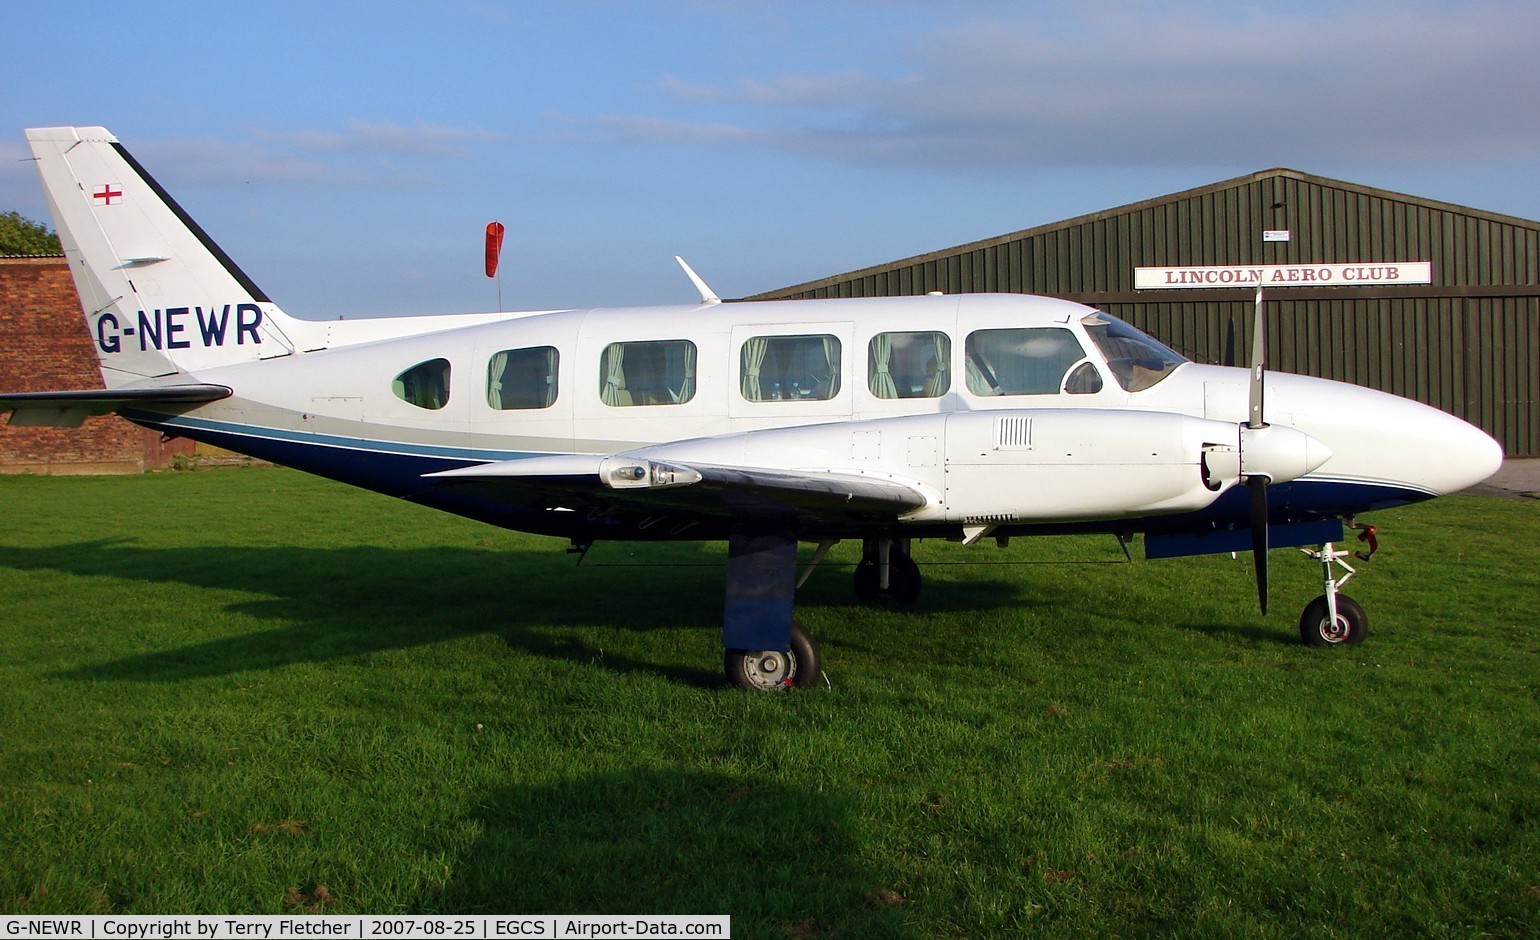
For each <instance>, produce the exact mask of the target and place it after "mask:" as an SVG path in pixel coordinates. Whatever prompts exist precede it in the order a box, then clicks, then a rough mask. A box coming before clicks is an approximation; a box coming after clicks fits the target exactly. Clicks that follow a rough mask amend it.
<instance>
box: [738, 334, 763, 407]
mask: <svg viewBox="0 0 1540 940" xmlns="http://www.w3.org/2000/svg"><path fill="white" fill-rule="evenodd" d="M769 350H770V338H769V337H768V336H756V337H753V338H752V339H750V340H748V341H747V342H745V343H744V344H743V376H742V377H741V378H740V379H739V381H738V387H739V390H740V391H742V392H743V397H744V399H745V400H746V401H764V400H765V395H764V390H763V389H762V388H761V386H760V384H759V370H760V367H761V366H763V365H764V364H765V353H766V352H768V351H769Z"/></svg>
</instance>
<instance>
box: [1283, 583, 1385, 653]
mask: <svg viewBox="0 0 1540 940" xmlns="http://www.w3.org/2000/svg"><path fill="white" fill-rule="evenodd" d="M1329 620H1330V617H1329V616H1328V608H1327V605H1326V595H1325V594H1322V595H1321V596H1320V597H1317V598H1316V599H1315V600H1313V601H1311V602H1310V603H1309V604H1306V605H1305V612H1304V613H1303V614H1300V617H1299V638H1300V639H1301V640H1303V641H1305V645H1307V646H1353V645H1356V644H1358V643H1362V642H1363V641H1364V637H1366V636H1368V635H1369V615H1368V614H1366V613H1364V608H1363V605H1362V604H1360V603H1358V602H1357V601H1355V600H1353V599H1352V598H1351V597H1348V596H1347V595H1346V594H1338V595H1337V621H1338V622H1337V624H1336V626H1335V627H1333V625H1332V624H1331V623H1330V622H1329Z"/></svg>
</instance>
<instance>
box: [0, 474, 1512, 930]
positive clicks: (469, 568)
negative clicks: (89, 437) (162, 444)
mask: <svg viewBox="0 0 1540 940" xmlns="http://www.w3.org/2000/svg"><path fill="white" fill-rule="evenodd" d="M0 506H3V507H4V516H3V518H4V523H3V528H0V618H3V622H0V912H6V913H37V912H52V911H68V912H76V913H110V912H129V913H151V912H156V913H169V912H189V913H199V912H202V913H223V912H241V913H246V912H255V913H283V912H290V911H304V910H324V911H328V912H337V913H342V912H378V913H393V912H431V911H465V912H477V911H479V912H489V911H511V912H520V913H562V912H610V913H639V912H658V913H686V912H692V913H729V914H732V915H733V918H734V920H733V926H734V930H735V933H734V935H735V936H747V937H757V936H764V937H786V936H793V937H822V936H829V937H834V936H837V937H867V936H894V937H949V936H955V937H976V936H1001V935H1008V934H1012V933H1024V934H1028V935H1043V936H1056V935H1058V936H1076V937H1078V936H1087V935H1108V936H1112V935H1116V936H1141V935H1142V936H1166V935H1172V934H1176V935H1193V936H1237V935H1247V936H1278V937H1299V936H1359V935H1372V936H1385V935H1407V934H1416V935H1433V936H1440V935H1453V936H1475V935H1482V934H1489V935H1498V936H1517V935H1532V934H1533V933H1534V931H1535V929H1536V928H1535V926H1534V925H1535V924H1537V923H1540V783H1537V781H1540V707H1537V705H1540V703H1537V690H1540V626H1537V622H1540V594H1537V590H1536V588H1537V582H1540V575H1537V573H1536V571H1537V561H1540V548H1537V546H1540V504H1537V503H1534V502H1515V501H1502V500H1495V499H1480V498H1471V497H1451V498H1448V499H1444V500H1439V501H1437V502H1435V503H1432V504H1428V505H1426V506H1419V507H1408V508H1405V509H1400V510H1395V511H1393V512H1386V513H1382V514H1379V515H1378V516H1377V517H1376V518H1374V519H1373V520H1371V521H1374V522H1376V523H1378V524H1379V525H1380V533H1381V538H1382V542H1383V544H1384V549H1383V551H1382V552H1381V553H1380V554H1379V555H1378V556H1377V557H1376V558H1375V559H1374V560H1373V562H1371V563H1369V564H1366V565H1361V566H1360V570H1361V571H1362V575H1361V577H1360V579H1359V580H1357V581H1355V582H1354V583H1353V584H1352V585H1350V586H1349V587H1348V591H1349V592H1350V593H1352V594H1353V595H1354V596H1356V597H1358V598H1359V599H1360V600H1361V601H1363V603H1364V604H1365V606H1366V607H1367V609H1368V611H1369V617H1370V621H1371V627H1370V636H1369V640H1368V642H1367V643H1365V644H1364V645H1363V646H1361V647H1357V648H1352V649H1338V650H1311V649H1307V648H1305V647H1303V646H1302V645H1300V644H1299V643H1298V641H1297V631H1296V626H1295V619H1296V618H1297V616H1298V612H1299V610H1300V608H1302V607H1303V605H1304V604H1305V602H1306V601H1308V600H1309V599H1310V598H1311V597H1313V596H1314V595H1315V594H1317V593H1319V585H1318V584H1317V583H1316V582H1317V580H1318V578H1319V567H1318V566H1316V565H1313V564H1311V563H1309V562H1308V561H1307V560H1306V559H1305V558H1304V557H1303V556H1300V555H1298V554H1297V553H1295V552H1293V551H1291V550H1290V551H1278V552H1275V553H1274V556H1273V565H1272V567H1273V589H1272V599H1273V605H1274V612H1273V613H1272V614H1271V615H1270V616H1268V617H1267V618H1262V617H1260V616H1259V615H1258V614H1257V613H1256V611H1255V598H1254V590H1253V587H1252V582H1251V576H1250V569H1249V563H1248V562H1247V561H1245V560H1244V559H1243V560H1241V561H1235V560H1232V559H1230V558H1229V557H1226V556H1221V557H1210V558H1201V559H1192V560H1181V561H1161V562H1151V563H1146V562H1143V561H1138V560H1136V561H1134V562H1133V563H1132V564H1125V563H1123V562H1122V555H1121V553H1120V552H1119V551H1118V549H1117V546H1116V544H1115V543H1113V542H1112V541H1111V540H1110V539H1099V538H1098V539H1081V538H1074V539H1042V540H1018V542H1017V543H1016V544H1015V545H1013V546H1012V547H1011V548H1010V549H1008V550H1006V551H1003V552H1000V551H995V550H994V549H992V548H974V549H963V548H961V547H958V546H952V545H946V544H940V543H933V542H927V543H925V544H924V545H923V546H920V547H919V548H918V550H917V558H918V560H919V561H920V562H921V563H922V564H923V565H924V566H925V567H924V570H925V574H926V577H927V585H926V591H925V596H924V597H923V598H922V600H921V602H920V604H919V605H917V607H916V608H915V609H913V610H904V611H893V610H872V609H867V608H863V607H861V606H859V605H857V604H856V603H855V602H854V600H853V598H852V597H851V594H850V587H849V574H850V565H851V564H852V563H853V562H854V560H855V556H856V552H857V549H858V546H854V545H844V546H841V547H840V548H839V549H837V550H836V554H835V556H834V558H833V560H834V561H835V562H837V564H835V565H831V566H829V567H827V568H826V569H822V570H820V571H819V573H818V574H816V575H815V576H814V578H813V580H812V581H810V582H809V584H808V585H807V587H806V588H804V590H803V592H802V596H801V598H800V607H799V616H800V618H801V619H802V620H803V621H804V622H805V623H806V624H807V625H808V627H809V628H810V629H811V630H812V631H813V633H814V634H815V636H817V637H818V638H819V639H820V641H821V643H822V646H823V651H824V660H825V669H826V670H827V672H828V676H829V679H830V682H831V684H832V685H831V687H828V688H820V689H816V690H808V691H804V692H798V693H795V694H788V695H773V696H764V695H760V696H756V695H751V694H747V693H742V692H739V691H737V690H735V689H731V688H728V687H726V686H725V685H724V684H723V683H722V680H721V678H720V669H719V666H720V651H719V649H718V633H717V629H718V628H717V619H718V617H719V615H720V609H721V602H722V600H721V585H722V571H721V570H720V566H721V564H722V560H723V552H722V551H721V550H720V548H719V547H713V546H705V547H702V546H695V545H680V546H664V547H650V546H634V545H600V546H599V547H597V548H596V549H595V550H594V552H593V553H592V554H591V555H590V556H589V559H588V561H587V563H585V565H584V566H583V567H577V566H576V565H575V563H574V559H573V558H572V557H569V556H567V555H565V554H564V553H563V552H562V550H561V549H562V543H560V542H557V541H553V540H546V539H539V538H535V537H530V536H524V535H520V534H517V533H509V532H503V531H500V530H496V529H491V528H488V527H485V526H480V525H477V524H474V523H470V522H467V521H464V520H460V519H455V518H452V517H448V516H443V515H439V514H435V513H431V512H428V511H426V510H423V509H420V508H418V507H414V506H410V505H406V504H400V503H394V502H391V501H389V500H387V499H385V498H384V497H380V496H376V495H373V494H369V493H364V492H360V491H356V490H350V489H347V488H344V487H342V486H339V485H336V484H332V483H328V482H325V481H320V480H316V479H313V478H308V477H305V476H302V475H300V474H297V473H292V472H289V471H285V470H276V469H241V470H225V471H216V472H210V473H195V474H185V473H184V474H163V475H153V476H143V477H111V478H33V477H5V478H0ZM997 562H1010V563H1012V564H996V563H997Z"/></svg>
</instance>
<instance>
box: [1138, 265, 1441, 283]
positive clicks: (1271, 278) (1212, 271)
mask: <svg viewBox="0 0 1540 940" xmlns="http://www.w3.org/2000/svg"><path fill="white" fill-rule="evenodd" d="M1431 283H1433V263H1432V262H1431V261H1391V262H1383V263H1379V262H1377V263H1373V264H1276V265H1269V264H1253V265H1245V264H1234V265H1219V266H1215V267H1192V268H1188V267H1181V268H1134V289H1135V290H1162V289H1167V288H1188V289H1191V288H1195V287H1307V286H1308V287H1319V286H1322V285H1326V286H1333V287H1342V286H1348V287H1352V286H1360V285H1367V284H1431Z"/></svg>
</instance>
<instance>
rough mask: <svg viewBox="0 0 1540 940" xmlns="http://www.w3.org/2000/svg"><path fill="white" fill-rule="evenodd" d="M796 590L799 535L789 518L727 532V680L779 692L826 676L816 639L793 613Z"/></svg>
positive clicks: (724, 651)
mask: <svg viewBox="0 0 1540 940" xmlns="http://www.w3.org/2000/svg"><path fill="white" fill-rule="evenodd" d="M796 590H797V536H796V531H795V530H794V529H793V528H792V527H791V525H790V523H789V522H787V523H786V524H785V525H783V526H780V527H767V528H765V529H761V530H755V531H752V532H733V533H731V534H730V535H729V536H728V539H727V601H726V603H725V604H724V605H723V608H722V667H723V671H724V672H725V673H726V674H727V680H728V681H729V682H731V683H733V684H734V685H736V686H738V687H739V688H742V689H748V690H749V691H751V692H778V691H782V690H784V689H792V688H805V687H807V686H810V685H814V684H816V683H817V682H818V680H819V678H821V677H822V676H823V669H822V661H821V658H820V657H819V655H818V644H817V643H816V642H814V640H813V637H812V636H811V635H810V634H809V633H808V632H807V630H806V629H805V628H804V627H803V626H802V624H800V623H798V622H797V621H796V620H795V619H794V618H793V617H792V599H793V596H794V595H795V593H796Z"/></svg>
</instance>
